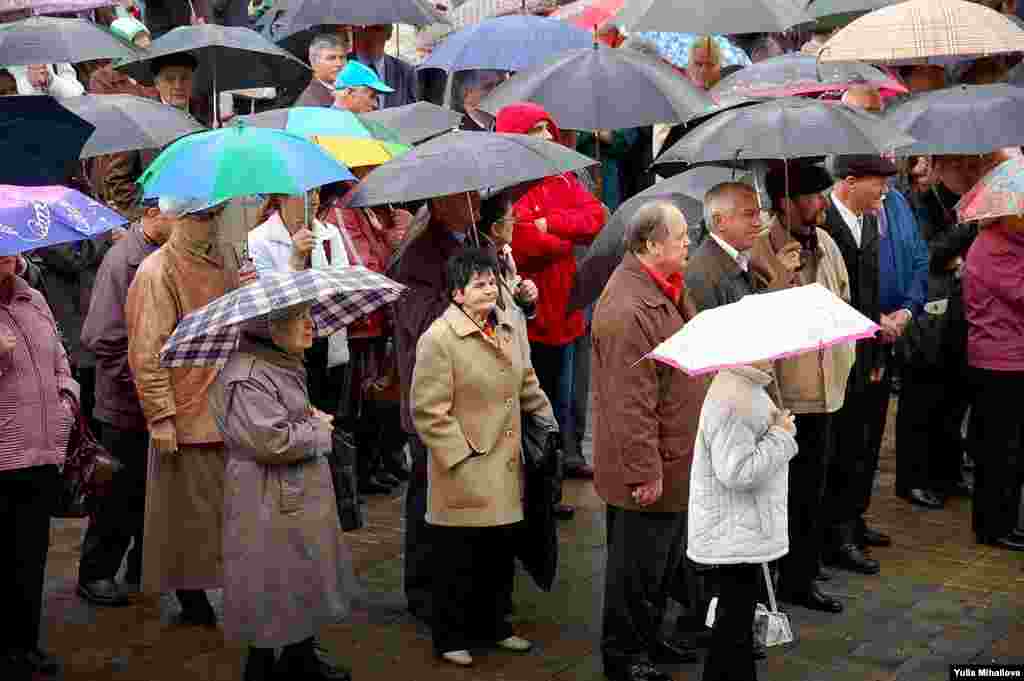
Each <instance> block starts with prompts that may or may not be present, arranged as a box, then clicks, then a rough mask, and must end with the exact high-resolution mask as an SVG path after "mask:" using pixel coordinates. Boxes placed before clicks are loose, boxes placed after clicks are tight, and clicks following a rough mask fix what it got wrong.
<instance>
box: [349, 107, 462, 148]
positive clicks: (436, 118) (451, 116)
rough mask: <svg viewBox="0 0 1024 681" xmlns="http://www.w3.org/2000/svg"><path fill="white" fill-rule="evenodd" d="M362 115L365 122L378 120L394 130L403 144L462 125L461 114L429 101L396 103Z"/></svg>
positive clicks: (415, 142)
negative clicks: (396, 104) (399, 104)
mask: <svg viewBox="0 0 1024 681" xmlns="http://www.w3.org/2000/svg"><path fill="white" fill-rule="evenodd" d="M359 118H360V119H361V120H362V121H363V122H364V123H379V124H380V125H383V126H384V127H386V128H388V129H390V130H394V131H395V132H396V133H397V134H398V141H399V142H401V143H402V144H419V143H420V142H423V141H425V140H428V139H430V138H431V137H437V136H438V135H441V134H443V133H446V132H451V131H452V130H455V129H456V128H458V127H459V125H461V124H462V114H460V113H457V112H455V111H452V110H451V109H446V108H445V107H443V106H438V105H437V104H431V103H430V102H414V103H413V104H404V105H402V106H393V107H389V108H387V109H380V110H379V111H373V112H371V113H368V114H362V115H360V117H359Z"/></svg>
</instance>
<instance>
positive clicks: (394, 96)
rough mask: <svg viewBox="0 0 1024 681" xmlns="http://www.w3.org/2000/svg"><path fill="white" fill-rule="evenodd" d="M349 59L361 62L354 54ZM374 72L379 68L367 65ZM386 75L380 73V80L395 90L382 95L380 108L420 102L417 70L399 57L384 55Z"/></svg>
mask: <svg viewBox="0 0 1024 681" xmlns="http://www.w3.org/2000/svg"><path fill="white" fill-rule="evenodd" d="M348 58H349V59H353V60H355V61H360V62H361V60H360V59H359V58H358V57H357V56H356V55H355V54H354V53H353V54H350V55H348ZM366 66H369V67H370V68H371V69H373V70H374V71H376V70H377V67H376V66H375V65H373V64H366ZM382 70H383V71H384V73H378V74H377V75H378V76H380V79H381V80H383V81H384V82H385V83H387V84H388V85H389V86H391V87H393V88H394V89H395V91H394V92H392V93H390V94H381V96H380V108H382V109H389V108H391V107H393V106H403V105H405V104H412V103H414V102H417V101H419V98H420V97H419V80H418V79H417V77H416V68H415V67H413V66H412V65H411V64H407V63H406V62H404V61H402V60H401V59H399V58H398V57H392V56H391V55H390V54H386V55H384V60H383V69H382Z"/></svg>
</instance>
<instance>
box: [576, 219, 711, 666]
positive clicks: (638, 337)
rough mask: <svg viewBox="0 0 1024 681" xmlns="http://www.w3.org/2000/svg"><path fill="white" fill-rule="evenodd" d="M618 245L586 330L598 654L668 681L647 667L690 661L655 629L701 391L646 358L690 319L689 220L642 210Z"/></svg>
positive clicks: (677, 541) (680, 529) (676, 540)
mask: <svg viewBox="0 0 1024 681" xmlns="http://www.w3.org/2000/svg"><path fill="white" fill-rule="evenodd" d="M625 243H626V250H627V253H626V256H625V258H624V259H623V261H622V264H620V265H619V267H618V269H616V270H615V272H614V274H612V277H611V279H610V280H609V282H608V285H607V286H606V287H605V290H604V293H603V294H602V295H601V298H600V299H599V300H598V302H597V305H596V307H595V308H594V318H593V325H592V338H593V356H592V360H591V361H592V362H593V368H592V373H591V396H592V399H593V409H594V485H595V487H596V488H597V492H598V494H599V495H600V496H601V498H602V499H604V500H605V502H606V503H607V504H608V509H607V514H608V515H607V532H608V558H607V569H606V574H605V597H604V622H603V627H602V629H603V631H602V636H601V653H602V657H603V659H604V669H605V675H606V676H608V678H609V679H612V681H669V678H670V677H669V676H667V675H665V674H663V673H662V672H660V671H658V669H656V668H655V667H654V666H653V665H652V662H654V661H660V660H662V659H665V658H668V659H671V660H673V661H676V662H682V661H685V662H692V661H694V659H695V656H694V654H693V652H692V651H689V650H685V649H680V648H679V647H678V646H677V645H675V644H671V643H668V642H666V641H663V640H661V638H660V636H659V631H660V629H661V623H662V619H663V615H664V611H665V604H666V598H667V596H668V590H669V586H670V582H671V581H672V578H673V577H674V576H675V574H676V572H677V568H678V565H679V562H680V560H681V558H682V556H683V550H684V542H685V537H686V507H687V499H688V497H689V484H690V482H689V477H690V460H691V457H692V455H693V446H694V439H695V436H696V433H697V422H698V419H699V417H700V409H701V405H702V403H703V401H704V395H705V393H706V392H707V385H708V384H707V381H706V379H704V378H693V377H690V376H687V375H686V374H685V373H683V372H681V371H678V370H676V369H672V368H669V367H666V366H663V365H659V364H656V363H655V362H653V361H651V360H642V359H641V358H643V357H644V355H646V354H647V353H648V352H650V351H651V350H653V349H654V347H655V346H657V345H658V344H659V343H661V342H662V341H664V340H665V339H666V338H668V337H669V336H671V335H672V334H674V333H675V332H677V331H678V330H679V329H681V328H682V327H683V324H685V323H686V321H687V320H688V319H690V318H691V317H692V316H694V314H695V310H694V307H693V305H692V303H691V302H690V300H689V298H688V297H687V295H686V291H685V290H684V288H683V278H682V273H683V270H684V269H685V267H686V261H687V254H688V250H689V237H688V236H687V225H686V218H685V217H683V214H682V213H681V212H680V211H679V210H678V209H677V208H675V207H674V206H672V205H671V204H668V203H663V202H657V203H652V204H649V205H647V206H644V207H642V208H641V209H640V210H639V211H637V213H636V215H635V216H634V217H633V219H632V221H631V222H630V224H629V226H628V227H627V229H626V236H625ZM666 661H667V660H666Z"/></svg>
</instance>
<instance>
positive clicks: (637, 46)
mask: <svg viewBox="0 0 1024 681" xmlns="http://www.w3.org/2000/svg"><path fill="white" fill-rule="evenodd" d="M622 47H624V48H626V49H629V50H633V51H634V52H639V53H640V54H645V55H647V56H648V57H651V58H653V59H661V52H659V51H658V46H657V45H655V44H654V42H653V41H650V40H647V39H646V38H641V37H640V36H630V37H629V38H627V39H626V42H624V43H622Z"/></svg>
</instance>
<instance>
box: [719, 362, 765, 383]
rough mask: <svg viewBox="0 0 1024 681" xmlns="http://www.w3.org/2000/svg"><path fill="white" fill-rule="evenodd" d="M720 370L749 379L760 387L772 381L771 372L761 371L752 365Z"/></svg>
mask: <svg viewBox="0 0 1024 681" xmlns="http://www.w3.org/2000/svg"><path fill="white" fill-rule="evenodd" d="M722 371H725V372H728V373H730V374H735V375H737V376H739V377H741V378H744V379H746V380H748V381H750V382H751V383H753V384H754V385H759V386H762V387H767V386H769V385H771V384H772V381H773V380H774V379H773V378H772V376H771V374H769V373H767V372H765V371H761V370H760V369H755V368H754V367H752V366H738V367H729V368H728V369H722Z"/></svg>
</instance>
